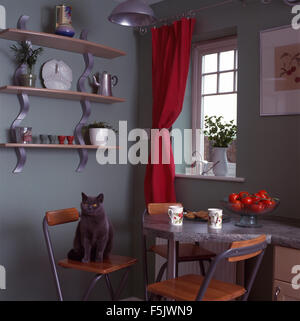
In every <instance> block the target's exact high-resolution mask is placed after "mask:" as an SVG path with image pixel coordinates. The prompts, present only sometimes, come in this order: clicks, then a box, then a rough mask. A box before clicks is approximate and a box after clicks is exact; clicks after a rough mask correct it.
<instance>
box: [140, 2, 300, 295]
mask: <svg viewBox="0 0 300 321" xmlns="http://www.w3.org/2000/svg"><path fill="white" fill-rule="evenodd" d="M215 2H217V1H205V0H202V1H199V0H186V1H180V0H166V1H163V2H162V3H159V4H157V5H155V6H154V9H155V12H156V13H157V15H158V16H159V17H166V16H167V17H168V16H172V15H176V14H178V13H181V12H184V11H186V10H188V9H197V8H200V7H202V6H206V5H207V4H211V3H215ZM246 3H247V5H246V6H245V7H243V6H242V4H241V3H240V1H235V2H234V3H233V4H229V5H226V6H224V7H219V8H214V9H209V10H205V11H203V12H201V14H200V15H198V16H197V23H196V27H195V32H194V41H198V40H207V39H214V38H217V37H221V36H224V35H232V34H234V33H235V32H237V36H238V49H239V79H238V155H237V158H238V165H237V175H238V176H241V177H245V178H246V182H245V183H243V184H237V183H228V182H226V183H225V182H207V181H201V180H190V179H177V180H176V193H177V198H178V200H179V201H181V202H183V203H184V205H185V206H186V207H187V208H195V209H205V208H208V207H211V206H218V204H219V200H220V199H222V198H224V197H225V196H226V195H228V194H229V193H231V192H233V191H239V190H249V191H255V190H258V189H261V188H264V189H267V190H268V191H269V192H270V193H271V195H277V196H279V197H280V198H281V205H280V209H279V210H278V212H277V214H278V215H282V216H288V217H299V210H298V193H299V187H300V183H299V174H300V173H299V167H298V166H297V164H298V163H299V148H298V146H299V139H300V136H299V131H298V128H299V125H300V119H299V116H284V117H268V118H262V117H260V116H259V97H260V89H259V71H260V67H259V58H260V53H259V32H260V30H265V29H269V28H273V27H277V26H282V25H287V24H289V23H290V22H291V18H292V15H291V13H290V10H291V8H290V7H288V6H286V5H284V4H283V1H281V0H274V1H272V4H270V5H262V4H261V2H260V1H258V0H252V1H246ZM139 50H140V51H139V76H140V79H139V83H140V84H141V85H140V90H139V124H140V126H141V127H150V126H151V103H152V100H151V35H150V33H148V34H147V35H145V36H141V37H140V45H139ZM143 178H144V169H142V168H141V169H139V170H138V172H137V176H136V178H135V179H136V180H135V184H136V186H140V185H141V184H142V183H143ZM135 204H136V209H137V213H136V215H137V217H138V215H139V214H140V211H141V209H142V207H143V194H142V192H141V193H139V194H138V191H136V202H135ZM267 273H268V274H269V275H270V273H271V271H270V270H269V271H267ZM267 295H269V294H267ZM265 298H266V297H265ZM267 298H269V297H267Z"/></svg>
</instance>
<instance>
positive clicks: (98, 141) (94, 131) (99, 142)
mask: <svg viewBox="0 0 300 321" xmlns="http://www.w3.org/2000/svg"><path fill="white" fill-rule="evenodd" d="M89 134H90V141H91V144H92V145H96V146H102V147H104V146H107V143H108V129H107V128H90V129H89Z"/></svg>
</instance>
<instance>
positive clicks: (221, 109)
mask: <svg viewBox="0 0 300 321" xmlns="http://www.w3.org/2000/svg"><path fill="white" fill-rule="evenodd" d="M203 108H204V109H203V112H204V117H205V116H208V117H210V116H223V117H224V121H226V122H229V121H231V120H232V119H233V120H234V121H235V124H236V118H237V116H236V115H237V94H228V95H216V96H206V97H203ZM204 117H203V119H204Z"/></svg>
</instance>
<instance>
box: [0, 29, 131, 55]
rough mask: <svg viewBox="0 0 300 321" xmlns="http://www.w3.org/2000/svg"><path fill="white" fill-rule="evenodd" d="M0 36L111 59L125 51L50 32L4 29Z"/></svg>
mask: <svg viewBox="0 0 300 321" xmlns="http://www.w3.org/2000/svg"><path fill="white" fill-rule="evenodd" d="M0 38H3V39H7V40H15V41H26V40H29V41H31V42H32V43H33V44H34V45H39V46H43V47H48V48H54V49H60V50H66V51H71V52H76V53H80V54H84V53H91V54H93V55H94V56H96V57H102V58H107V59H113V58H117V57H120V56H125V55H126V53H125V52H123V51H120V50H117V49H113V48H110V47H107V46H103V45H100V44H97V43H94V42H91V41H87V40H81V39H77V38H70V37H64V36H59V35H56V34H51V33H44V32H35V31H28V30H21V29H13V28H9V29H4V30H1V31H0Z"/></svg>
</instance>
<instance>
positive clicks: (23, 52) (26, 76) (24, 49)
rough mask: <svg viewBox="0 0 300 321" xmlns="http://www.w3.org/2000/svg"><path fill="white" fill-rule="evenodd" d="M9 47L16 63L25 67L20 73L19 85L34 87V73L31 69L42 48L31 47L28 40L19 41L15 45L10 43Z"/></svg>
mask: <svg viewBox="0 0 300 321" xmlns="http://www.w3.org/2000/svg"><path fill="white" fill-rule="evenodd" d="M10 49H11V50H12V51H13V52H14V54H15V58H16V61H17V63H18V64H19V65H20V66H21V65H23V66H24V69H25V67H27V70H26V71H25V72H24V73H23V74H21V75H20V78H19V81H20V85H21V86H26V87H35V80H36V75H34V74H33V69H34V66H35V64H36V62H37V58H38V56H39V55H40V54H41V53H42V52H43V48H41V47H40V48H37V49H33V48H32V45H31V42H30V41H21V42H19V43H18V44H17V45H12V46H11V47H10Z"/></svg>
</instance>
